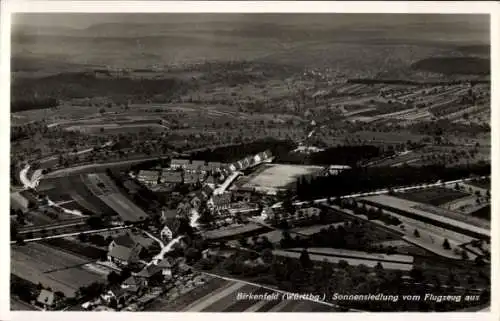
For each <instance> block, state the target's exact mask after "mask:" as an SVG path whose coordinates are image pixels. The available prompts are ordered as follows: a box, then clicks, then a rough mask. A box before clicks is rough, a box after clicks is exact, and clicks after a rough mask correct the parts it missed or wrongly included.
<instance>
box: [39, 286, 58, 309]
mask: <svg viewBox="0 0 500 321" xmlns="http://www.w3.org/2000/svg"><path fill="white" fill-rule="evenodd" d="M36 301H37V302H39V303H41V304H45V305H49V306H50V305H53V304H54V301H55V294H54V292H51V291H49V290H45V289H42V291H41V292H40V294H39V295H38V298H37V299H36Z"/></svg>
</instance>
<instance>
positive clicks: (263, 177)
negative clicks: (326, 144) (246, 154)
mask: <svg viewBox="0 0 500 321" xmlns="http://www.w3.org/2000/svg"><path fill="white" fill-rule="evenodd" d="M322 170H323V167H321V166H306V165H284V164H269V165H264V166H263V167H262V168H261V169H259V170H257V171H256V172H254V173H252V174H251V175H249V176H248V177H245V178H244V181H245V182H244V183H242V187H243V188H256V189H257V190H260V189H262V190H271V191H275V190H277V189H283V188H286V187H288V186H290V185H291V184H293V183H295V181H296V179H297V178H298V177H300V176H304V175H314V174H316V173H319V172H320V171H322Z"/></svg>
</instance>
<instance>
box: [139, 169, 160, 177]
mask: <svg viewBox="0 0 500 321" xmlns="http://www.w3.org/2000/svg"><path fill="white" fill-rule="evenodd" d="M137 176H138V177H158V176H159V172H158V171H152V170H141V171H139V174H138V175H137Z"/></svg>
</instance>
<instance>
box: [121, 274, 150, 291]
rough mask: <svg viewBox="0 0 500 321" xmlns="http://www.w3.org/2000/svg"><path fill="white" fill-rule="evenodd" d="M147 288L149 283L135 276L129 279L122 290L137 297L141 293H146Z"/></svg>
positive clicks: (122, 286) (123, 284)
mask: <svg viewBox="0 0 500 321" xmlns="http://www.w3.org/2000/svg"><path fill="white" fill-rule="evenodd" d="M146 286H147V283H146V282H144V280H142V279H141V278H138V277H136V276H133V275H132V276H130V277H128V278H127V279H126V280H125V281H123V283H122V284H121V288H122V289H123V290H125V291H127V292H129V293H131V294H135V295H140V293H141V292H143V291H144V289H145V287H146Z"/></svg>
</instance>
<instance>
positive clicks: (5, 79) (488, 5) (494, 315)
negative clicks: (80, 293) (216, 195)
mask: <svg viewBox="0 0 500 321" xmlns="http://www.w3.org/2000/svg"><path fill="white" fill-rule="evenodd" d="M0 2H1V5H2V8H1V20H0V22H1V32H2V37H1V44H0V63H1V67H0V77H1V78H0V86H1V91H0V101H1V106H2V112H4V113H5V114H4V115H3V117H0V137H1V140H0V150H1V151H2V153H1V156H0V167H1V169H0V170H1V172H0V177H2V178H3V179H5V180H6V181H8V175H9V173H8V170H9V169H8V164H9V154H10V153H7V152H6V151H9V150H10V139H9V133H10V130H9V128H10V124H9V123H10V115H9V110H10V108H9V106H10V102H9V100H10V99H9V95H10V94H9V85H10V66H9V63H8V62H9V61H10V13H12V12H68V13H69V12H89V13H90V12H95V13H97V12H124V13H125V12H129V13H133V12H143V13H145V12H172V13H175V12H189V13H192V12H205V13H208V12H210V13H230V12H240V13H243V12H247V13H265V12H275V13H277V12H283V13H319V12H331V13H333V12H335V13H429V14H430V13H465V14H473V13H474V14H491V16H490V21H491V29H490V30H491V31H490V33H491V39H492V40H491V45H492V51H491V61H492V69H491V71H492V121H491V127H492V137H498V134H499V129H498V126H500V119H499V116H500V111H499V110H498V107H499V105H500V88H499V86H500V79H498V77H497V76H498V75H497V71H498V70H500V69H499V68H500V63H499V59H500V48H499V44H498V40H500V38H499V32H500V22H499V21H498V19H499V13H498V9H499V8H500V4H497V3H496V2H493V1H481V2H479V1H478V2H473V1H460V2H455V1H453V2H452V1H450V2H445V1H440V2H438V1H434V2H431V1H425V2H424V1H418V2H417V1H415V2H406V1H397V2H396V1H394V2H383V1H376V2H375V1H374V2H371V1H364V2H354V1H353V2H326V1H325V2H313V1H310V2H307V1H300V2H299V1H297V2H292V1H269V2H266V1H192V2H191V1H119V0H114V1H93V0H87V1H26V0H2V1H0ZM118 4H119V5H118ZM498 153H499V146H498V142H497V140H493V139H492V177H493V179H492V193H493V201H492V270H493V271H492V307H491V312H489V313H443V314H435V313H426V314H425V315H422V314H421V313H378V314H375V313H373V314H372V313H366V314H363V317H366V318H373V319H377V320H384V319H385V318H387V317H390V316H393V317H397V318H404V319H407V320H420V319H421V318H423V317H425V318H429V319H436V320H442V319H443V318H444V319H448V318H449V319H453V320H455V319H461V320H468V319H471V320H472V319H474V320H487V319H490V318H491V320H495V321H496V320H500V318H499V307H498V304H494V303H495V302H496V303H500V292H499V290H498V285H499V282H498V281H499V280H498V278H499V276H498V274H499V273H498V272H499V271H498V270H499V265H500V251H499V246H498V242H499V237H498V233H500V231H499V229H500V220H499V219H498V218H497V212H498V208H499V204H498V200H497V196H498V195H497V194H498V193H497V190H498V188H500V186H499V185H498V184H497V180H496V176H497V175H498V174H499V173H498V168H497V166H495V165H496V164H497V160H498V156H499V154H498ZM494 164H495V165H494ZM8 192H9V187H8V185H7V184H2V188H1V191H0V203H1V204H2V205H4V207H3V209H4V210H3V211H2V212H3V215H1V216H0V219H1V220H2V221H1V225H0V226H2V228H3V231H2V233H0V247H1V249H0V255H1V261H0V262H2V263H0V264H2V269H1V273H0V289H1V290H0V291H1V292H0V293H1V295H0V320H12V319H14V320H37V319H50V320H53V321H57V320H64V321H67V320H68V319H70V320H73V319H74V320H86V319H88V317H89V316H90V315H89V314H88V313H75V312H65V313H55V312H45V313H43V314H40V313H39V312H9V296H8V293H9V290H8V286H9V285H8V284H9V283H8V280H9V273H8V272H9V271H10V264H9V263H8V262H10V256H9V245H8V244H9V242H8V241H9V240H8V239H9V236H8V232H7V228H8V226H9V222H8V214H7V213H8V207H7V204H8V203H9V198H8V195H9V194H8ZM5 262H7V263H5ZM95 316H97V318H98V319H101V318H103V319H107V320H109V321H111V320H116V319H118V318H124V317H126V318H128V319H130V318H132V319H136V318H142V317H146V316H148V317H154V318H157V319H160V318H167V319H170V318H176V317H177V318H183V319H184V320H191V319H194V318H199V317H200V316H202V317H204V318H209V317H216V318H217V319H220V320H222V319H227V320H232V319H234V317H235V315H234V314H229V313H220V314H216V315H214V314H196V313H182V314H179V313H155V312H148V313H123V312H122V313H105V312H104V313H100V314H92V317H95ZM277 316H278V317H283V318H284V317H287V318H290V317H291V318H297V319H299V318H302V317H304V316H307V317H309V315H308V314H307V315H306V314H288V315H285V314H282V313H280V314H277ZM238 317H240V316H238ZM272 317H273V315H272V314H245V316H244V318H246V319H252V318H258V319H259V320H262V319H263V318H266V319H268V318H272ZM314 317H315V318H318V319H323V318H324V319H325V320H327V319H328V320H330V318H331V317H332V315H330V314H328V313H315V314H314ZM333 317H335V318H336V317H339V318H342V319H344V320H357V319H358V318H359V317H360V315H358V314H353V313H336V314H334V316H333Z"/></svg>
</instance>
